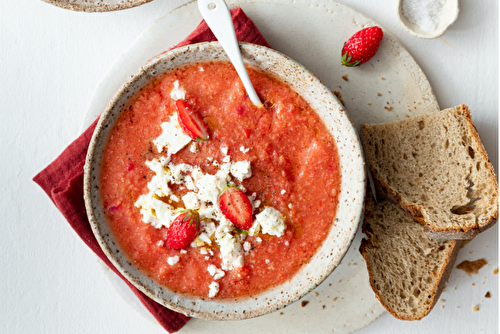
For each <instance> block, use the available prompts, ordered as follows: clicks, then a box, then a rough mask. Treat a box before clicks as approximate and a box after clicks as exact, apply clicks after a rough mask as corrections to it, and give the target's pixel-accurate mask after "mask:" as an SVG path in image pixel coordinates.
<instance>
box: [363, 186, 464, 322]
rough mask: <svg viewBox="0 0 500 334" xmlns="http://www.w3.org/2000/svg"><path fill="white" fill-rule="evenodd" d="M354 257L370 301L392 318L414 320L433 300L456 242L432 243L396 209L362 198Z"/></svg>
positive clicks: (445, 276) (450, 263)
mask: <svg viewBox="0 0 500 334" xmlns="http://www.w3.org/2000/svg"><path fill="white" fill-rule="evenodd" d="M363 233H365V234H366V235H367V236H368V240H366V239H363V240H362V242H361V247H360V249H359V250H360V252H361V255H362V256H363V258H364V259H365V261H366V264H367V267H368V274H369V277H370V285H371V287H372V289H373V291H374V292H375V296H376V297H377V299H378V300H379V301H380V302H381V303H382V305H383V306H384V307H385V308H386V309H387V311H389V313H390V314H392V315H393V316H394V317H396V318H398V319H401V320H420V319H422V318H423V317H425V316H426V315H427V314H428V313H429V312H430V311H431V309H432V307H433V306H434V304H436V301H437V300H438V299H439V296H440V295H441V292H442V290H443V288H444V285H445V283H446V280H447V279H448V277H449V275H450V273H451V269H452V268H453V263H454V262H455V259H456V256H457V253H458V249H459V248H460V243H461V241H457V240H449V241H443V242H437V241H434V240H433V239H431V238H430V237H429V236H428V235H427V234H426V233H425V232H424V228H423V226H421V225H419V224H415V222H414V221H413V220H412V219H411V218H410V217H408V215H407V214H405V212H404V211H402V210H401V208H400V207H399V206H398V205H397V204H395V203H393V202H391V201H389V200H385V201H384V202H381V203H376V202H375V200H374V199H373V197H372V196H371V194H367V198H366V207H365V218H364V222H363Z"/></svg>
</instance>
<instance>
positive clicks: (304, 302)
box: [300, 300, 309, 307]
mask: <svg viewBox="0 0 500 334" xmlns="http://www.w3.org/2000/svg"><path fill="white" fill-rule="evenodd" d="M307 304H309V302H308V301H306V300H304V301H303V302H302V303H300V305H301V306H302V307H305V306H306V305H307Z"/></svg>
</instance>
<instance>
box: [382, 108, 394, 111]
mask: <svg viewBox="0 0 500 334" xmlns="http://www.w3.org/2000/svg"><path fill="white" fill-rule="evenodd" d="M384 108H385V109H386V110H387V111H391V110H392V107H384Z"/></svg>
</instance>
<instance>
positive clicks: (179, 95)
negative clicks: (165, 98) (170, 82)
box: [170, 80, 186, 101]
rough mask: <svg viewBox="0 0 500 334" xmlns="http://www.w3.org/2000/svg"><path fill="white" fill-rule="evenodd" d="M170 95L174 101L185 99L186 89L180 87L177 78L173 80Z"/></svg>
mask: <svg viewBox="0 0 500 334" xmlns="http://www.w3.org/2000/svg"><path fill="white" fill-rule="evenodd" d="M170 97H171V98H172V100H174V101H177V100H185V99H186V91H185V90H184V88H182V87H180V85H179V80H175V81H174V88H172V91H171V92H170Z"/></svg>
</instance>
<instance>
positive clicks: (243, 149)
mask: <svg viewBox="0 0 500 334" xmlns="http://www.w3.org/2000/svg"><path fill="white" fill-rule="evenodd" d="M240 151H241V152H243V153H244V154H246V153H247V152H248V151H250V149H249V148H245V146H241V147H240Z"/></svg>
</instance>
